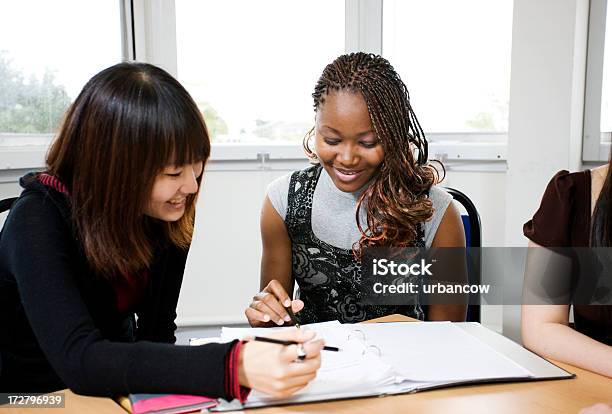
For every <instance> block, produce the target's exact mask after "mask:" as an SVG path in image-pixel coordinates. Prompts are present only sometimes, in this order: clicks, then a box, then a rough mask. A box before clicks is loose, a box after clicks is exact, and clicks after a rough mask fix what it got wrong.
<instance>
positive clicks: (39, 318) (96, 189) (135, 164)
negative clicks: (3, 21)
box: [0, 63, 323, 400]
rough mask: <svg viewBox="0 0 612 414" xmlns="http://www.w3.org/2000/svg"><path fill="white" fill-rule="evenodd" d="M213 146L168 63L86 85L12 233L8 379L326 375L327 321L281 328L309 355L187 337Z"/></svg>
mask: <svg viewBox="0 0 612 414" xmlns="http://www.w3.org/2000/svg"><path fill="white" fill-rule="evenodd" d="M209 154H210V142H209V137H208V133H207V130H206V125H205V124H204V120H203V118H202V115H201V113H200V112H199V110H198V108H197V106H196V104H195V103H194V101H193V100H192V99H191V97H190V96H189V94H188V93H187V92H186V91H185V89H184V88H183V87H182V86H181V85H180V84H179V83H178V82H177V81H176V80H175V79H174V78H172V77H171V76H170V75H169V74H168V73H166V72H165V71H163V70H162V69H159V68H157V67H155V66H152V65H148V64H142V63H121V64H118V65H115V66H112V67H110V68H108V69H105V70H103V71H102V72H100V73H98V74H97V75H95V76H94V77H93V78H92V79H91V80H90V81H89V82H88V83H87V85H85V87H84V89H83V91H82V92H81V93H80V94H79V96H78V97H77V99H76V101H75V102H74V104H73V105H72V106H71V108H70V109H69V111H68V113H67V114H66V117H65V120H64V122H63V125H62V127H61V129H60V132H59V135H58V137H57V139H56V140H55V141H54V143H53V144H52V147H51V149H50V151H49V154H48V156H47V160H46V161H47V166H46V169H45V171H44V172H41V173H30V174H27V175H25V176H24V177H23V178H22V179H21V181H20V183H21V185H22V186H23V187H24V190H23V192H22V194H21V196H20V197H19V199H17V200H16V201H15V202H14V203H13V205H12V208H11V211H10V213H9V215H8V217H7V219H6V222H5V224H4V227H3V229H2V232H1V234H0V326H1V329H2V334H1V335H0V391H1V392H27V393H32V392H51V391H56V390H60V389H64V388H70V389H71V390H73V391H74V392H76V393H79V394H89V395H101V396H113V395H117V394H127V393H135V392H138V393H182V394H196V395H206V396H209V397H223V398H225V399H228V400H231V399H233V398H238V399H240V400H244V398H245V397H246V393H247V392H248V389H249V388H254V389H257V390H260V391H262V392H265V393H269V394H272V395H275V396H287V395H290V394H292V393H295V392H296V391H298V390H299V389H301V388H303V387H305V386H306V385H307V384H308V382H309V381H311V380H312V379H313V378H314V377H315V375H316V371H317V369H318V367H319V366H320V363H321V361H320V350H321V348H322V346H323V345H322V342H321V341H312V339H313V333H308V332H302V331H298V330H294V331H291V332H285V333H281V334H278V335H277V336H278V337H279V338H283V339H285V340H293V341H296V342H297V343H299V344H300V346H303V348H304V351H305V353H306V356H307V357H306V359H305V361H303V362H300V363H296V362H294V361H296V358H297V357H298V345H291V346H287V347H282V346H279V345H273V344H265V343H260V342H246V343H242V342H238V341H234V342H231V343H226V344H208V345H204V346H198V347H195V346H194V347H189V346H176V345H174V342H175V336H174V332H175V330H176V325H175V322H174V320H175V318H176V306H177V301H178V297H179V291H180V288H181V283H182V279H183V271H184V268H185V262H186V258H187V252H188V250H189V246H190V244H191V237H192V233H193V224H194V214H195V202H196V197H197V195H198V192H199V189H200V184H201V182H202V174H203V169H204V164H205V163H206V160H207V159H208V156H209ZM204 277H206V276H204ZM209 277H210V283H209V284H208V286H210V289H215V279H214V278H213V276H209ZM136 316H137V319H136ZM302 344H303V345H302ZM300 353H301V352H300Z"/></svg>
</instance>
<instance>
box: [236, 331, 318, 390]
mask: <svg viewBox="0 0 612 414" xmlns="http://www.w3.org/2000/svg"><path fill="white" fill-rule="evenodd" d="M314 337H315V332H314V331H309V330H305V329H288V330H283V331H282V332H274V333H272V332H271V333H270V335H269V336H266V339H267V340H266V341H265V342H264V341H261V340H254V338H245V340H246V342H245V343H244V345H242V350H241V352H240V359H239V367H238V376H239V383H240V385H243V386H245V387H249V388H254V389H256V390H259V391H261V392H264V393H266V394H270V395H272V396H275V397H286V396H289V395H291V394H293V393H295V392H297V391H299V390H300V389H302V388H304V387H305V386H306V385H308V383H309V382H310V381H312V380H313V379H314V378H315V376H316V373H317V370H318V369H319V367H320V366H321V350H322V349H323V346H324V345H325V344H324V342H323V340H321V339H318V340H315V339H314ZM249 339H250V340H249ZM277 341H278V342H281V343H282V344H281V345H282V346H279V345H277ZM285 344H286V345H285ZM300 347H301V348H302V350H303V351H304V352H303V357H302V358H300V355H301V354H300V351H299V349H300ZM296 362H300V363H296Z"/></svg>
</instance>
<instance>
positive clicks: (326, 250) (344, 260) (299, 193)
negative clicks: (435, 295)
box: [285, 166, 425, 323]
mask: <svg viewBox="0 0 612 414" xmlns="http://www.w3.org/2000/svg"><path fill="white" fill-rule="evenodd" d="M321 170H322V168H321V167H320V166H312V167H309V168H307V169H305V170H301V171H296V172H295V173H293V175H292V176H291V181H290V183H289V195H288V205H287V215H286V217H285V224H286V226H287V231H288V233H289V237H290V239H291V251H292V254H291V255H292V277H293V280H295V281H296V282H297V284H298V286H299V289H300V299H301V300H303V301H304V304H305V306H304V309H303V310H302V311H301V312H300V313H299V314H297V315H296V317H297V318H298V320H299V322H300V323H314V322H324V321H330V320H339V321H340V322H342V323H353V322H361V321H364V320H367V319H373V318H378V317H381V316H385V315H390V314H394V313H401V314H403V315H406V316H410V317H413V318H416V319H421V320H422V319H424V312H423V309H422V306H421V304H420V302H419V299H418V297H416V296H415V297H414V300H412V301H411V303H409V304H406V305H402V306H381V305H363V304H361V303H360V298H361V293H360V292H361V289H360V285H361V283H362V282H363V281H362V274H361V266H360V263H359V261H357V260H356V259H355V258H354V256H353V252H352V251H351V250H346V249H341V248H338V247H335V246H332V245H330V244H328V243H325V242H324V241H322V240H320V239H318V238H317V236H315V234H314V233H313V231H312V223H311V216H312V199H313V194H314V191H315V188H316V186H317V182H318V180H319V176H320V175H321ZM330 217H333V212H330ZM424 246H425V241H424V230H423V226H420V227H419V231H418V241H417V243H415V247H424Z"/></svg>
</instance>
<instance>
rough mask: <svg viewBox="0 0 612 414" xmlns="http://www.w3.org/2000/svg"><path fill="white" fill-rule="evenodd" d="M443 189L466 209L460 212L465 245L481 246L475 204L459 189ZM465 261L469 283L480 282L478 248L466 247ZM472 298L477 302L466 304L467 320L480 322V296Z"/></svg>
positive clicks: (479, 226) (480, 230)
mask: <svg viewBox="0 0 612 414" xmlns="http://www.w3.org/2000/svg"><path fill="white" fill-rule="evenodd" d="M445 189H446V191H447V192H448V193H449V194H450V195H451V196H452V197H453V199H454V200H455V201H456V202H458V203H459V204H461V206H462V207H463V209H464V210H465V211H466V214H461V221H463V230H464V231H465V242H466V246H467V247H468V248H470V247H482V228H481V225H480V215H479V214H478V210H476V206H475V205H474V203H472V200H470V198H469V197H468V196H467V195H465V194H464V193H462V192H461V191H459V190H456V189H454V188H450V187H445ZM471 253H472V254H471ZM467 262H468V275H469V280H468V282H469V283H470V284H480V282H481V280H482V277H481V268H482V266H481V263H480V251H478V249H468V260H467ZM472 300H473V301H474V302H476V303H478V304H476V305H469V306H468V312H467V321H468V322H480V297H478V296H477V295H475V297H474V298H472V299H471V300H470V303H472Z"/></svg>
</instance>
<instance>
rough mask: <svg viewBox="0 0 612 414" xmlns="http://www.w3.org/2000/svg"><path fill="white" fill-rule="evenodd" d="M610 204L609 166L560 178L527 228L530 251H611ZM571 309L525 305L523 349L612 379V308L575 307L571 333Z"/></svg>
mask: <svg viewBox="0 0 612 414" xmlns="http://www.w3.org/2000/svg"><path fill="white" fill-rule="evenodd" d="M611 202H612V169H610V168H609V164H606V165H604V166H602V167H598V168H595V169H592V170H586V171H582V172H577V173H570V172H568V171H560V172H558V173H557V174H556V175H555V176H554V177H553V178H552V180H551V181H550V183H549V184H548V187H547V188H546V191H545V192H544V195H543V197H542V202H541V204H540V208H539V209H538V211H537V212H536V213H535V214H534V216H533V218H532V219H531V220H529V221H528V222H527V223H525V225H524V227H523V232H524V234H525V236H526V237H527V238H529V240H530V242H529V246H530V247H531V248H538V247H545V248H551V249H554V248H565V247H582V248H586V247H598V248H601V247H605V248H609V247H610V246H612V204H611ZM607 277H611V276H610V275H607ZM568 297H571V292H568ZM571 305H572V304H571V303H567V304H551V305H544V304H532V303H527V304H524V305H523V306H522V317H521V323H522V325H521V327H522V328H521V330H522V336H523V343H524V345H525V346H526V347H527V348H529V349H531V350H532V351H534V352H536V353H538V354H540V355H542V356H545V357H547V358H552V359H554V360H557V361H561V362H566V363H569V364H572V365H575V366H578V367H581V368H584V369H588V370H589V371H593V372H597V373H599V374H602V375H606V376H608V377H612V305H589V304H585V303H577V304H574V305H573V309H574V327H573V328H572V327H570V323H569V312H570V306H571Z"/></svg>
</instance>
